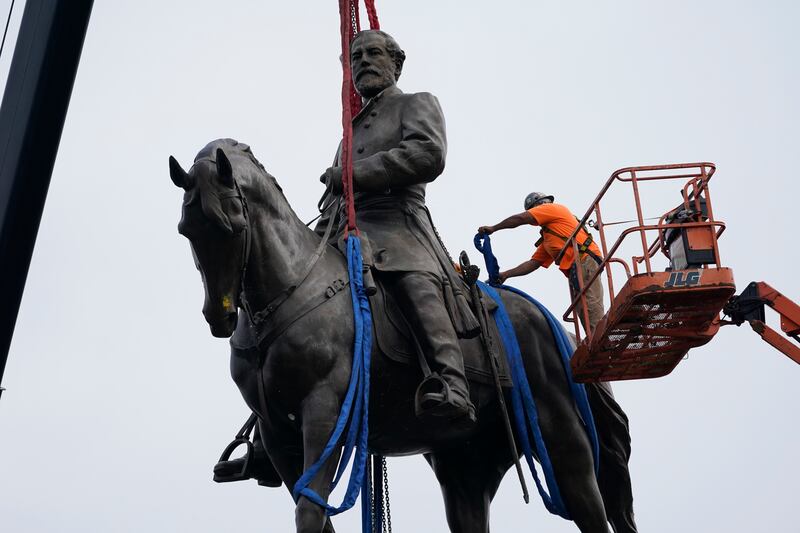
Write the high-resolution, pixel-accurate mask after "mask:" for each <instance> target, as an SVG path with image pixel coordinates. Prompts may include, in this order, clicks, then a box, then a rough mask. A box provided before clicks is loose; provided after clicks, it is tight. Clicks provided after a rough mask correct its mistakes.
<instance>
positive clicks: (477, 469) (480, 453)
mask: <svg viewBox="0 0 800 533" xmlns="http://www.w3.org/2000/svg"><path fill="white" fill-rule="evenodd" d="M497 435H504V433H503V429H502V428H501V427H497V428H496V430H495V431H491V432H490V431H483V432H482V434H481V435H478V436H476V437H475V438H474V439H472V440H471V441H470V443H469V445H468V446H465V447H459V448H452V449H449V450H442V451H441V452H436V453H430V454H425V459H426V460H427V461H428V463H430V465H431V468H433V471H434V473H435V474H436V478H437V479H438V480H439V485H440V486H441V488H442V496H443V497H444V508H445V513H446V515H447V524H448V525H449V526H450V531H451V532H452V533H489V506H490V504H491V502H492V498H494V495H495V493H497V488H498V487H499V486H500V481H501V480H502V479H503V475H504V474H505V472H506V470H508V468H509V466H510V465H511V462H510V460H509V459H510V452H509V451H508V448H507V447H505V446H503V443H501V442H500V443H499V442H498V441H497ZM504 457H505V458H504Z"/></svg>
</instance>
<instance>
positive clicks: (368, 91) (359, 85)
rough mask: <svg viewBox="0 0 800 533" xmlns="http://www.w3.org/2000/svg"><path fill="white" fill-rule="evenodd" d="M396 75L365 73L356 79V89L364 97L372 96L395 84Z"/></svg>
mask: <svg viewBox="0 0 800 533" xmlns="http://www.w3.org/2000/svg"><path fill="white" fill-rule="evenodd" d="M394 83H395V81H394V77H393V76H392V75H391V74H384V75H382V76H375V75H369V74H368V75H365V76H363V77H362V78H361V79H360V80H357V81H356V90H357V91H358V94H360V95H361V96H362V97H364V98H372V97H373V96H375V95H376V94H378V93H380V92H381V91H383V90H384V89H386V88H388V87H391V86H392V85H394Z"/></svg>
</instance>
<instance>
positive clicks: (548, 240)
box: [478, 192, 605, 330]
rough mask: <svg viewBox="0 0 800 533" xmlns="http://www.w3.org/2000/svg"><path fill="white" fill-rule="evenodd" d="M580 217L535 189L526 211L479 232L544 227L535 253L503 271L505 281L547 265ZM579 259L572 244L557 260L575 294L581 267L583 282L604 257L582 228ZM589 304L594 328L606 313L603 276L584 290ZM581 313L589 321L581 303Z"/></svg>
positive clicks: (562, 245) (527, 198) (526, 200)
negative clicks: (529, 226)
mask: <svg viewBox="0 0 800 533" xmlns="http://www.w3.org/2000/svg"><path fill="white" fill-rule="evenodd" d="M578 223H579V220H577V219H576V218H575V215H573V214H572V212H571V211H570V210H569V209H567V207H565V206H563V205H561V204H556V203H553V196H552V195H546V194H544V193H540V192H532V193H531V194H529V195H528V196H527V197H525V211H523V212H522V213H519V214H517V215H512V216H510V217H508V218H507V219H505V220H503V221H502V222H499V223H497V224H495V225H494V226H481V227H480V228H478V233H485V234H487V235H491V234H492V233H494V232H495V231H498V230H501V229H511V228H516V227H519V226H523V225H526V224H529V225H533V226H540V227H541V232H540V234H541V237H540V238H539V240H538V241H537V242H536V251H535V252H534V254H533V256H532V257H531V258H530V259H529V260H527V261H525V262H524V263H522V264H521V265H519V266H516V267H514V268H512V269H509V270H506V271H503V272H500V278H499V280H498V281H499V282H500V283H504V282H505V280H506V279H507V278H512V277H516V276H524V275H525V274H530V273H531V272H533V271H534V270H536V269H537V268H539V267H544V268H547V267H549V266H550V265H551V264H553V261H554V260H555V258H556V257H557V256H558V254H559V252H561V249H562V248H563V247H564V244H566V242H567V239H569V237H570V235H572V232H573V231H575V228H576V227H577V226H578ZM577 241H578V250H579V256H580V259H579V260H578V261H575V257H574V256H575V252H574V250H573V247H572V246H570V247H569V248H567V250H566V252H564V256H563V257H562V258H561V261H560V262H559V263H558V268H559V269H560V270H561V272H563V273H564V275H565V276H567V278H568V279H569V285H570V289H571V291H572V293H573V294H576V293H577V291H578V271H577V269H578V268H580V269H581V274H582V277H583V282H584V284H585V283H586V282H587V281H589V279H591V277H592V276H594V274H595V272H597V270H598V268H599V265H600V263H601V262H602V258H601V255H600V250H599V249H598V248H597V244H595V243H594V242H593V241H592V237H591V235H590V234H589V233H588V232H586V231H585V228H582V229H581V230H580V231H579V232H578V235H577ZM585 296H586V307H587V310H588V314H589V328H590V329H591V330H594V327H595V325H596V324H597V322H598V321H599V320H600V319H601V318H602V317H603V314H604V313H605V310H604V309H603V286H602V284H601V282H600V277H599V276H598V278H597V279H596V280H595V281H594V282H593V283H592V284H591V286H590V287H589V288H588V290H586V292H585ZM578 316H579V317H580V319H581V322H582V323H583V327H584V329H587V328H586V322H585V319H584V313H583V312H582V309H581V307H580V304H579V305H578Z"/></svg>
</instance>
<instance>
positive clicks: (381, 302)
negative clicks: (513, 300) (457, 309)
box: [230, 280, 511, 387]
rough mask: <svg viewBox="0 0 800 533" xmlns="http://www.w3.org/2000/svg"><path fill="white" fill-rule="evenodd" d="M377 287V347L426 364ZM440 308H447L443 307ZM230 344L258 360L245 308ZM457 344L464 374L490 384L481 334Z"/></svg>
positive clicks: (503, 372) (505, 380)
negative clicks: (462, 360)
mask: <svg viewBox="0 0 800 533" xmlns="http://www.w3.org/2000/svg"><path fill="white" fill-rule="evenodd" d="M376 288H377V291H376V293H375V294H374V295H373V296H371V297H370V299H369V300H370V306H371V308H372V321H373V331H374V339H375V344H376V345H377V348H378V350H379V351H380V352H381V353H383V354H384V355H385V356H386V357H387V358H388V359H390V360H391V361H394V362H396V363H399V364H404V365H413V366H418V367H422V368H425V366H427V363H425V358H424V354H421V353H420V352H419V350H418V349H417V346H418V343H417V342H415V339H414V337H413V335H412V333H411V329H410V328H409V326H408V323H407V322H406V320H405V318H404V317H403V314H402V312H401V311H400V307H399V306H398V305H397V303H396V302H395V300H394V298H392V296H391V294H389V292H388V291H386V290H385V288H384V287H383V285H382V284H381V283H380V281H379V280H378V283H376ZM344 290H348V291H349V290H350V289H349V287H345V286H344V284H341V287H339V286H338V285H337V290H336V292H339V291H344ZM485 301H486V304H487V305H490V306H493V307H490V308H489V309H488V311H489V312H490V313H491V312H492V311H493V310H494V307H496V304H494V302H492V300H491V298H487V299H486V300H485ZM470 305H471V306H472V308H473V311H474V310H475V304H474V302H470ZM442 312H443V313H444V312H446V311H445V310H444V309H442ZM489 322H490V323H489V331H490V333H491V337H492V344H493V345H494V346H495V349H496V351H497V353H498V355H499V357H500V372H499V374H500V383H501V384H502V385H503V386H504V387H510V386H511V374H510V371H509V368H508V360H507V358H506V355H505V349H504V347H503V343H502V341H501V340H500V335H499V332H498V330H497V326H496V325H495V323H494V321H493V320H490V321H489ZM230 344H231V348H232V350H233V352H234V354H235V355H237V356H239V357H241V358H244V359H247V360H250V361H252V362H253V363H255V362H256V361H258V359H259V354H258V347H257V345H258V341H257V338H256V333H255V328H254V327H253V325H252V324H251V323H250V320H249V318H248V316H247V314H246V313H244V312H241V311H240V312H239V323H238V325H237V327H236V331H235V333H234V335H233V337H231V341H230ZM459 344H460V345H461V353H462V355H463V357H464V370H465V371H466V374H467V378H468V379H469V380H470V381H477V382H480V383H485V384H488V385H493V384H494V380H493V377H492V370H491V366H490V364H491V363H490V361H489V355H488V354H487V353H486V351H485V350H484V348H483V344H482V342H481V338H480V336H478V337H475V338H472V339H459ZM423 364H425V366H423Z"/></svg>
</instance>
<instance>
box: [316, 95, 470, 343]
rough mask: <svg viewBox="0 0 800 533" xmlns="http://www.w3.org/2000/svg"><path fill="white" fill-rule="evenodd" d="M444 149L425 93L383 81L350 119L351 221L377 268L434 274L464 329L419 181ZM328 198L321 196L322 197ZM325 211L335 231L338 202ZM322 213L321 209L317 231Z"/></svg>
mask: <svg viewBox="0 0 800 533" xmlns="http://www.w3.org/2000/svg"><path fill="white" fill-rule="evenodd" d="M446 154H447V139H446V135H445V122H444V115H443V114H442V110H441V107H440V106H439V102H438V100H437V99H436V97H435V96H433V95H432V94H430V93H415V94H404V93H403V92H402V91H401V90H400V89H398V88H397V87H396V86H392V87H389V88H387V89H385V90H384V91H383V92H381V93H380V94H378V95H376V96H375V97H374V98H372V99H371V100H369V101H368V102H367V103H366V104H365V106H364V107H363V108H362V110H361V112H360V113H359V114H358V115H357V116H356V117H355V118H354V119H353V181H354V188H355V191H356V193H355V206H356V222H357V225H358V228H359V229H360V230H361V231H363V232H364V233H366V235H367V237H368V239H369V243H370V247H371V255H372V257H371V258H365V261H366V262H368V263H371V264H372V265H373V266H374V268H375V269H376V270H378V271H381V272H412V271H423V272H430V273H432V274H434V275H436V276H437V277H438V278H440V279H441V280H442V283H443V289H444V291H445V300H446V301H447V302H448V308H449V311H450V314H451V317H453V319H454V320H453V322H454V324H455V326H456V329H457V330H458V331H459V332H460V333H462V334H463V333H464V331H463V330H464V329H467V330H470V329H473V326H474V325H475V323H474V320H475V319H474V317H472V315H471V312H470V311H469V309H468V307H467V304H466V301H465V299H464V295H463V293H462V285H461V282H460V280H459V279H458V278H457V276H456V275H455V270H454V268H453V265H452V264H451V263H450V260H449V258H448V257H447V254H446V252H445V250H444V248H443V247H442V245H441V244H440V242H439V240H438V238H437V236H436V234H435V232H434V229H433V225H432V223H431V220H430V215H429V214H428V211H427V208H426V207H425V187H426V184H427V183H430V182H432V181H433V180H435V179H436V178H437V177H438V176H439V175H440V174H441V173H442V171H443V170H444V164H445V156H446ZM340 156H341V146H340V147H339V150H338V152H337V154H336V158H335V160H334V166H339V165H340ZM331 201H333V199H332V198H328V199H327V201H326V205H327V204H328V203H330V202H331ZM331 211H333V209H331ZM332 215H333V216H337V217H338V218H339V225H338V227H339V231H338V234H339V235H341V234H342V233H343V230H344V225H345V221H344V218H345V217H344V206H343V205H340V208H339V210H338V212H336V213H332ZM327 221H328V217H327V216H324V217H322V219H321V220H320V222H319V224H318V225H317V232H318V233H322V230H324V228H325V227H326V225H327ZM464 320H466V321H467V324H468V325H465V324H464V323H463V322H462V321H464Z"/></svg>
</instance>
